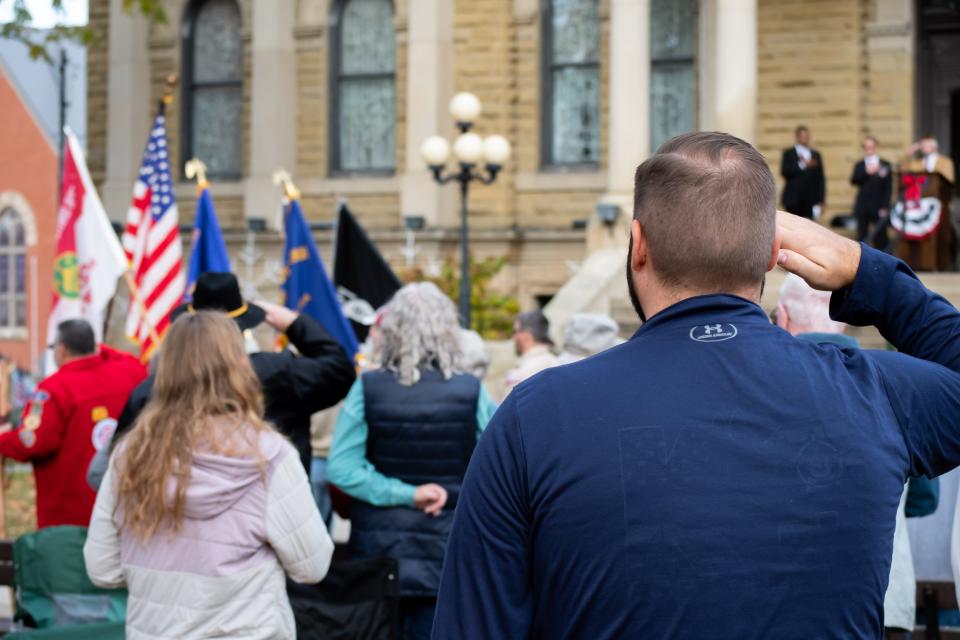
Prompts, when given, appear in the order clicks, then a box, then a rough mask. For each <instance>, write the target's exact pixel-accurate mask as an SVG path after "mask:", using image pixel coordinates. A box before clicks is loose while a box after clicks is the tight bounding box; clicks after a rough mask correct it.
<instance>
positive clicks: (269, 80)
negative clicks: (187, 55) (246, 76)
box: [243, 0, 297, 225]
mask: <svg viewBox="0 0 960 640" xmlns="http://www.w3.org/2000/svg"><path fill="white" fill-rule="evenodd" d="M295 11H296V3H294V2H273V1H272V0H253V20H252V31H253V34H252V38H251V42H250V46H251V47H252V51H251V60H252V62H251V64H252V66H253V69H252V73H251V82H252V85H253V86H252V87H251V91H250V95H251V99H250V125H249V126H250V167H249V169H248V171H247V177H246V179H245V180H244V189H243V191H244V215H245V216H246V217H247V218H266V220H267V222H268V224H271V225H276V224H277V223H278V222H279V218H278V216H276V215H275V214H276V212H277V211H278V208H279V206H280V205H279V202H280V192H279V190H278V189H277V187H275V186H274V185H273V172H274V171H275V170H277V169H278V168H280V167H283V168H285V169H286V170H287V171H291V172H292V171H294V169H295V167H294V164H295V162H296V126H297V109H296V95H297V92H296V57H295V42H294V37H293V25H294V15H295Z"/></svg>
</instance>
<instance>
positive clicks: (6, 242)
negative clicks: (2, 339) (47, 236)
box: [0, 207, 27, 330]
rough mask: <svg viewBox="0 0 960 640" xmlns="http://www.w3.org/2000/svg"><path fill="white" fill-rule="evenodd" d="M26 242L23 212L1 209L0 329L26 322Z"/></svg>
mask: <svg viewBox="0 0 960 640" xmlns="http://www.w3.org/2000/svg"><path fill="white" fill-rule="evenodd" d="M26 245H27V243H26V231H25V229H24V226H23V220H22V219H21V218H20V215H19V214H18V213H17V212H16V211H15V210H14V209H12V208H10V207H7V208H5V209H3V211H0V330H3V329H21V328H26V326H27V246H26Z"/></svg>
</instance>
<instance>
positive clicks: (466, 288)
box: [420, 93, 510, 329]
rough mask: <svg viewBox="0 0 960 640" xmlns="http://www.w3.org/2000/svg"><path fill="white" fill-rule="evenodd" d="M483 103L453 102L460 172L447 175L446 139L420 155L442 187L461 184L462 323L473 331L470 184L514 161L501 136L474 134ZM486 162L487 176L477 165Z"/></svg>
mask: <svg viewBox="0 0 960 640" xmlns="http://www.w3.org/2000/svg"><path fill="white" fill-rule="evenodd" d="M480 110H481V106H480V100H478V99H477V96H475V95H473V94H472V93H458V94H457V95H455V96H454V97H453V100H451V101H450V115H452V116H453V119H454V120H455V121H456V123H457V128H458V129H459V130H460V135H459V136H457V139H456V140H454V141H453V155H454V156H455V157H456V160H457V163H458V164H459V169H455V170H453V171H446V164H447V160H448V159H449V158H450V143H449V142H447V140H446V139H445V138H443V137H442V136H430V137H429V138H427V139H426V140H424V141H423V144H422V145H421V146H420V155H421V156H422V157H423V159H424V161H425V162H426V163H427V166H428V167H430V170H431V171H432V172H433V179H434V180H436V181H437V182H438V183H439V184H446V183H448V182H454V181H456V182H458V183H460V320H461V322H462V323H463V326H464V327H465V328H467V329H469V328H470V251H469V227H468V221H467V196H468V195H469V192H470V183H471V182H479V183H481V184H491V183H493V181H495V180H496V179H497V174H498V173H500V170H501V169H502V168H503V165H504V163H505V162H506V161H507V160H509V159H510V143H509V142H507V139H506V138H504V137H503V136H499V135H491V136H487V137H486V138H481V137H480V136H478V135H477V134H476V133H473V132H471V131H470V129H471V128H472V127H473V123H474V121H475V120H476V119H477V117H478V116H479V115H480ZM481 161H483V163H484V168H485V169H486V173H485V174H484V173H483V172H482V171H481V170H480V169H478V168H477V165H478V164H479V163H480V162H481Z"/></svg>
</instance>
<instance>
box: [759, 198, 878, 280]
mask: <svg viewBox="0 0 960 640" xmlns="http://www.w3.org/2000/svg"><path fill="white" fill-rule="evenodd" d="M777 228H778V229H779V230H780V255H779V256H778V258H777V264H779V265H780V266H781V267H783V268H784V269H786V270H787V271H789V272H791V273H795V274H797V275H798V276H800V277H801V278H803V279H804V280H806V281H807V284H809V285H810V286H811V287H813V288H814V289H819V290H821V291H836V290H837V289H842V288H843V287H846V286H847V285H849V284H851V283H853V280H854V278H855V277H856V276H857V269H858V268H859V267H860V244H859V243H858V242H854V241H853V240H850V239H849V238H844V237H843V236H841V235H838V234H836V233H834V232H833V231H830V230H829V229H827V228H826V227H823V226H821V225H819V224H817V223H815V222H812V221H810V220H806V219H804V218H801V217H800V216H795V215H793V214H790V213H786V212H783V211H777Z"/></svg>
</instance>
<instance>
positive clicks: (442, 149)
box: [420, 136, 450, 167]
mask: <svg viewBox="0 0 960 640" xmlns="http://www.w3.org/2000/svg"><path fill="white" fill-rule="evenodd" d="M420 157H422V158H423V161H424V162H426V163H427V166H428V167H442V166H443V165H445V164H447V159H448V158H449V157H450V143H449V142H447V139H446V138H444V137H442V136H430V137H429V138H427V139H426V140H424V141H423V144H421V145H420Z"/></svg>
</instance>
